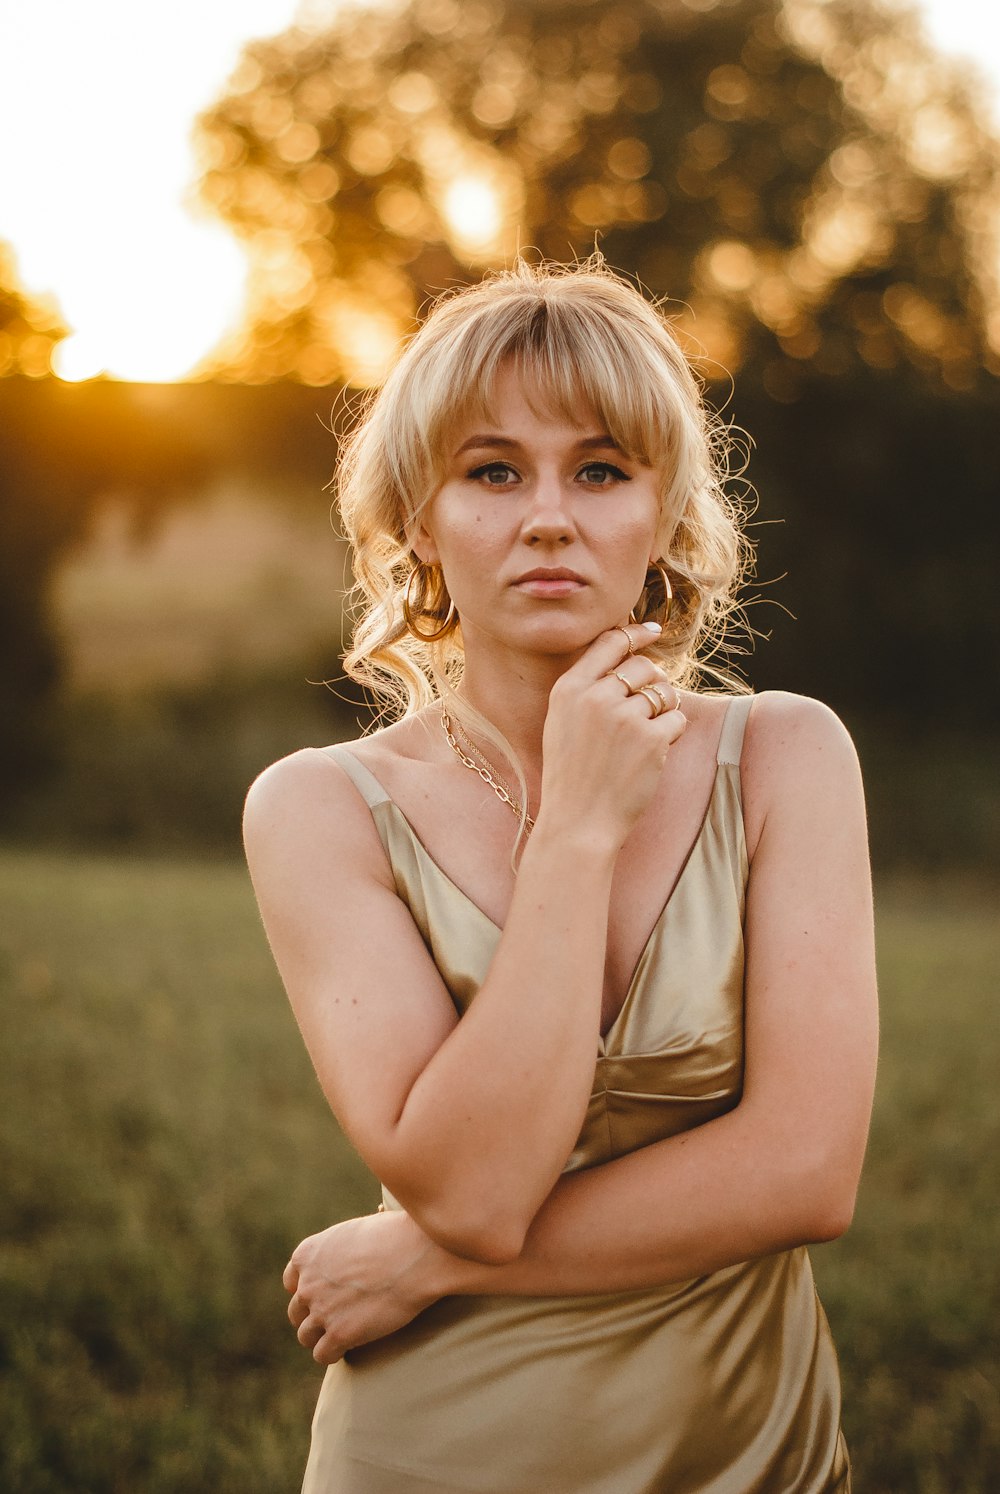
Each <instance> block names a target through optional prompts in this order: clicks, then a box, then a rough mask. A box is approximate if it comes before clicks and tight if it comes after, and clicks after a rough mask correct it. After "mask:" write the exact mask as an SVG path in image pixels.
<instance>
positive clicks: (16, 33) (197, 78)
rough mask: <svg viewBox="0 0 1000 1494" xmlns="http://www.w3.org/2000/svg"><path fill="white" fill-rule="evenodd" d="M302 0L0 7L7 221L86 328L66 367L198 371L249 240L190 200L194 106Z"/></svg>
mask: <svg viewBox="0 0 1000 1494" xmlns="http://www.w3.org/2000/svg"><path fill="white" fill-rule="evenodd" d="M297 8H298V7H297V0H241V3H240V4H232V3H225V4H222V3H220V4H216V5H211V6H206V5H204V4H203V3H202V0H175V3H174V5H173V6H172V7H171V8H170V9H169V10H168V11H163V10H161V11H159V12H158V13H157V16H156V20H155V22H154V21H153V20H152V19H151V17H150V13H149V11H148V10H147V8H146V7H144V6H137V5H136V4H135V3H134V0H91V3H90V4H88V5H86V6H82V5H79V4H78V3H77V0H32V4H30V5H21V6H9V7H0V54H2V55H3V57H4V62H5V68H4V87H3V89H2V90H0V132H2V134H3V138H4V139H6V140H8V141H13V142H17V148H16V149H8V150H6V151H5V152H3V154H2V157H0V200H2V201H3V207H4V213H3V223H2V225H0V233H2V234H3V236H4V237H5V238H7V239H9V241H10V242H11V243H12V244H13V246H14V249H15V252H16V258H17V265H18V271H19V275H20V278H21V281H22V283H23V284H24V286H25V288H26V289H27V290H28V291H29V292H33V293H36V294H37V293H44V292H48V293H50V294H51V295H53V296H54V297H55V300H56V302H57V305H58V309H59V311H60V313H61V315H62V318H63V320H64V321H65V323H66V324H67V325H68V326H69V328H70V331H71V333H72V334H73V335H72V336H71V337H70V338H68V339H67V341H66V345H65V348H64V351H63V352H62V353H57V354H56V355H55V361H56V371H57V372H58V374H59V376H60V377H61V378H64V379H67V380H73V381H77V380H80V379H85V378H89V377H93V376H94V375H95V374H98V373H100V372H102V371H104V372H107V373H109V374H111V375H112V376H113V377H116V378H123V379H135V380H143V381H146V380H148V381H151V382H160V381H171V380H175V379H179V378H183V377H184V376H185V375H186V374H188V373H189V372H190V371H191V370H192V369H193V368H194V367H195V366H196V365H197V364H198V363H200V362H201V360H202V359H203V358H204V357H205V355H206V354H207V353H208V352H209V351H210V349H211V348H212V347H213V346H214V345H215V344H216V343H217V341H218V340H219V338H220V337H221V336H222V334H223V333H224V332H225V331H226V330H227V328H228V327H230V326H231V325H232V324H233V323H234V322H235V321H236V320H238V317H239V314H240V312H241V310H242V308H243V299H244V290H245V283H246V278H247V261H246V256H245V254H244V252H243V250H242V248H241V247H240V245H239V244H238V243H237V241H236V240H235V239H234V238H233V236H232V235H231V234H230V233H229V232H228V231H227V230H226V229H225V228H223V227H222V226H221V225H220V224H216V223H214V222H211V221H207V220H206V219H205V218H204V217H201V218H198V217H196V216H195V215H194V214H193V212H192V211H191V210H189V208H188V207H187V205H186V199H187V198H188V197H189V196H190V194H191V184H192V183H193V182H194V180H195V179H196V176H197V166H196V163H195V160H194V156H193V152H192V149H191V141H190V132H191V127H192V123H193V120H194V117H195V115H196V114H197V113H198V112H199V111H200V110H201V109H204V108H206V107H207V106H208V105H209V104H210V103H211V102H212V100H213V99H214V98H215V97H217V96H218V94H219V93H221V92H222V91H223V89H224V87H225V82H226V78H227V76H228V74H229V73H230V72H231V71H232V69H233V67H234V65H235V63H236V60H237V56H238V52H239V48H240V46H241V45H242V43H243V42H244V41H245V40H246V39H247V38H248V37H249V36H251V35H255V34H256V35H261V34H264V35H266V34H269V33H273V32H275V31H280V30H282V29H284V28H285V27H287V26H288V25H290V24H291V22H292V20H293V18H294V15H295V12H296V10H297Z"/></svg>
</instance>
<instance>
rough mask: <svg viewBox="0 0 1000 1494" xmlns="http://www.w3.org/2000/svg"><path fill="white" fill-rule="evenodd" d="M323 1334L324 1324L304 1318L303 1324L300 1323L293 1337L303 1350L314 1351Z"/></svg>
mask: <svg viewBox="0 0 1000 1494" xmlns="http://www.w3.org/2000/svg"><path fill="white" fill-rule="evenodd" d="M325 1332H326V1324H325V1323H319V1322H317V1321H316V1319H315V1318H306V1320H305V1322H304V1323H300V1325H299V1331H298V1332H297V1333H296V1335H295V1337H296V1338H297V1339H298V1341H299V1343H300V1344H301V1345H302V1347H303V1348H304V1349H314V1348H315V1347H316V1345H317V1344H318V1343H319V1341H320V1339H321V1338H322V1337H323V1335H324V1334H325Z"/></svg>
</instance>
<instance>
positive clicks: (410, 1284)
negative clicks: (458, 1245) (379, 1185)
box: [282, 1210, 443, 1364]
mask: <svg viewBox="0 0 1000 1494" xmlns="http://www.w3.org/2000/svg"><path fill="white" fill-rule="evenodd" d="M439 1254H443V1252H441V1251H440V1250H439V1247H438V1246H436V1245H435V1244H434V1242H433V1241H432V1240H430V1239H428V1237H427V1236H426V1235H425V1234H424V1233H423V1231H422V1230H421V1229H420V1228H419V1226H418V1225H416V1224H415V1223H414V1222H413V1220H412V1219H411V1218H410V1216H409V1215H408V1214H405V1213H402V1212H401V1211H398V1210H393V1211H392V1212H387V1213H384V1214H383V1213H379V1214H368V1215H365V1216H364V1217H363V1218H361V1219H347V1220H345V1221H344V1223H343V1224H334V1225H333V1226H332V1227H331V1228H330V1229H325V1230H321V1232H320V1233H319V1234H318V1235H310V1236H309V1237H308V1239H306V1240H303V1241H302V1243H301V1244H300V1245H298V1246H297V1247H296V1249H295V1250H294V1251H293V1253H292V1258H291V1260H290V1261H289V1262H288V1265H287V1266H286V1267H285V1272H284V1275H283V1277H282V1281H283V1283H284V1286H285V1290H286V1291H289V1292H291V1293H292V1300H291V1302H290V1303H289V1305H288V1317H289V1320H290V1321H291V1324H292V1326H293V1328H295V1329H297V1330H298V1340H299V1343H300V1344H302V1345H303V1347H304V1348H307V1349H312V1354H313V1358H314V1359H315V1360H316V1362H317V1363H318V1364H336V1362H337V1361H338V1360H339V1359H342V1358H343V1357H344V1355H345V1354H346V1353H347V1351H348V1350H349V1349H356V1348H358V1347H359V1346H360V1345H361V1344H367V1343H371V1341H372V1340H373V1339H376V1338H384V1337H385V1336H386V1334H388V1333H395V1331H396V1330H397V1328H402V1327H404V1326H405V1324H407V1323H409V1322H410V1321H411V1320H412V1319H413V1318H415V1317H416V1316H417V1314H418V1313H420V1312H423V1310H424V1308H425V1307H429V1306H430V1305H431V1303H432V1302H434V1301H436V1300H437V1298H438V1297H439V1296H440V1295H442V1293H441V1292H440V1291H437V1290H435V1289H434V1287H433V1286H432V1285H431V1284H430V1280H429V1272H428V1270H427V1269H426V1268H427V1267H428V1265H429V1264H430V1263H431V1261H432V1260H433V1258H434V1257H435V1256H436V1255H439Z"/></svg>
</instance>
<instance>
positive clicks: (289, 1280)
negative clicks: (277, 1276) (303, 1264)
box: [281, 1257, 299, 1292]
mask: <svg viewBox="0 0 1000 1494" xmlns="http://www.w3.org/2000/svg"><path fill="white" fill-rule="evenodd" d="M281 1284H282V1286H283V1287H284V1288H285V1291H286V1292H294V1291H295V1290H296V1288H297V1287H298V1284H299V1268H298V1266H297V1265H296V1264H295V1258H294V1257H293V1258H292V1259H291V1260H290V1261H289V1262H288V1265H287V1266H286V1267H285V1269H284V1271H283V1272H282V1273H281Z"/></svg>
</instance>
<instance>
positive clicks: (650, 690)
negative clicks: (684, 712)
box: [635, 685, 667, 721]
mask: <svg viewBox="0 0 1000 1494" xmlns="http://www.w3.org/2000/svg"><path fill="white" fill-rule="evenodd" d="M635 694H636V695H645V697H646V699H647V700H648V701H649V703H650V705H651V706H652V707H653V714H652V716H650V718H649V719H650V721H655V720H656V718H657V716H662V715H663V713H664V711H665V710H666V709H667V702H666V701H665V700H664V698H663V696H662V695H661V694H660V692H659V690H657V688H656V686H655V685H640V686H639V688H638V690H636V691H635Z"/></svg>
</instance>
